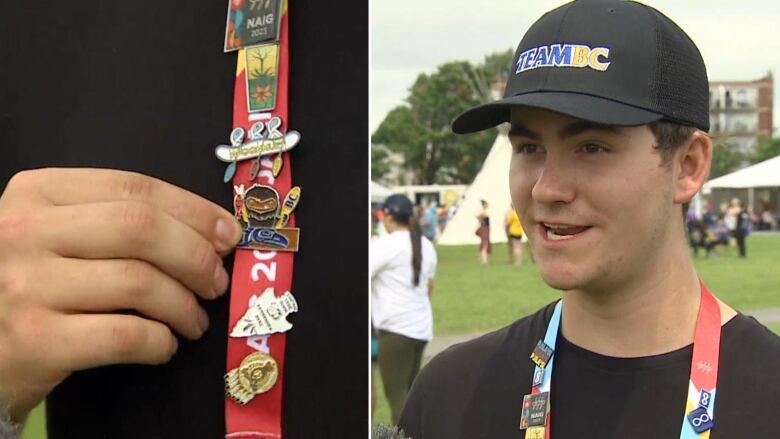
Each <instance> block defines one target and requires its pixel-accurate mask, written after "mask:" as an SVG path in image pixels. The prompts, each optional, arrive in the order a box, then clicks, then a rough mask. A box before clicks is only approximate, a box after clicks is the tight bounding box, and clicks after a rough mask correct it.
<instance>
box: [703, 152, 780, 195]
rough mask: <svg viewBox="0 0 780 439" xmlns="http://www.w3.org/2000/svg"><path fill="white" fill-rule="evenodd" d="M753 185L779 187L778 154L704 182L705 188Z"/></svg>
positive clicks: (740, 187) (741, 187) (746, 186)
mask: <svg viewBox="0 0 780 439" xmlns="http://www.w3.org/2000/svg"><path fill="white" fill-rule="evenodd" d="M754 187H780V156H777V157H774V158H771V159H769V160H764V161H763V162H760V163H756V164H755V165H753V166H748V167H747V168H742V169H740V170H739V171H734V172H732V173H731V174H726V175H724V176H722V177H718V178H713V179H712V180H710V181H708V182H707V183H705V184H704V188H705V189H712V188H733V189H745V188H754Z"/></svg>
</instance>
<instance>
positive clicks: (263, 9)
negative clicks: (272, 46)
mask: <svg viewBox="0 0 780 439" xmlns="http://www.w3.org/2000/svg"><path fill="white" fill-rule="evenodd" d="M281 4H282V1H281V0H230V1H229V4H228V17H227V26H226V27H225V52H230V51H233V50H238V49H240V48H242V47H247V46H253V45H255V44H257V43H261V42H263V41H270V40H279V24H280V23H281V11H280V9H279V8H280V6H281Z"/></svg>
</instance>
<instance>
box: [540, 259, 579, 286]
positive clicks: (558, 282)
mask: <svg viewBox="0 0 780 439" xmlns="http://www.w3.org/2000/svg"><path fill="white" fill-rule="evenodd" d="M539 272H540V274H541V276H542V280H543V281H544V283H546V284H547V285H548V286H550V288H554V289H556V290H561V291H568V290H577V289H581V288H582V286H583V285H584V284H585V282H584V279H583V277H582V275H581V274H580V273H578V272H577V271H576V270H573V269H570V268H568V269H567V268H565V267H560V266H549V267H546V266H545V265H544V264H543V263H540V264H539Z"/></svg>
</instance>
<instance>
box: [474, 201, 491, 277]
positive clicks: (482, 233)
mask: <svg viewBox="0 0 780 439" xmlns="http://www.w3.org/2000/svg"><path fill="white" fill-rule="evenodd" d="M479 202H480V203H482V210H480V211H479V213H478V214H477V221H479V226H478V227H477V231H476V232H474V233H475V234H476V235H477V236H479V239H480V241H479V261H480V262H481V263H483V264H487V263H488V255H489V254H490V253H491V251H492V246H491V245H490V216H489V215H488V202H487V201H485V200H480V201H479Z"/></svg>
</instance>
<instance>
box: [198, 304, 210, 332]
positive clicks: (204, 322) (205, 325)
mask: <svg viewBox="0 0 780 439" xmlns="http://www.w3.org/2000/svg"><path fill="white" fill-rule="evenodd" d="M198 323H199V324H200V330H201V334H202V333H204V332H206V330H207V329H209V316H208V314H206V311H204V310H203V309H201V310H200V315H198Z"/></svg>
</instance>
